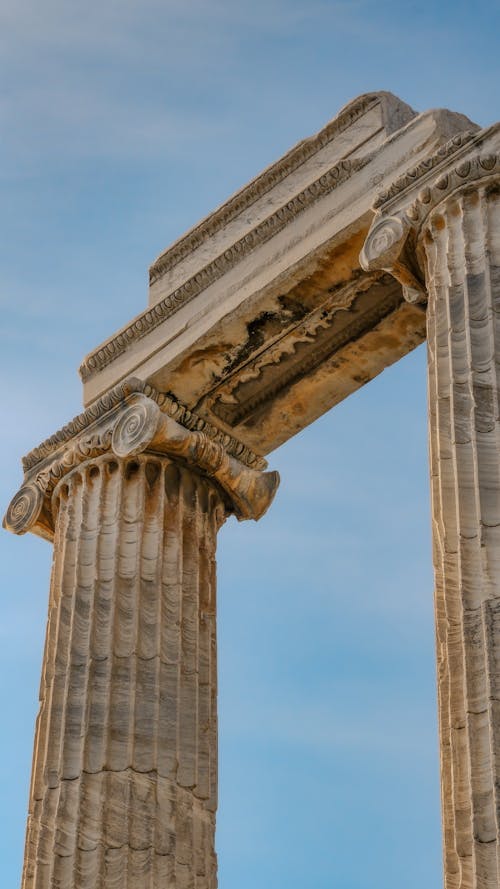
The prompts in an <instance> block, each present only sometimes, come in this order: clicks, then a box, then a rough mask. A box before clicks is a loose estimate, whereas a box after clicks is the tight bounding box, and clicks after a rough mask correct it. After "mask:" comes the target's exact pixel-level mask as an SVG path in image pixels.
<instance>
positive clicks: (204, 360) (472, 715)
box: [5, 94, 500, 889]
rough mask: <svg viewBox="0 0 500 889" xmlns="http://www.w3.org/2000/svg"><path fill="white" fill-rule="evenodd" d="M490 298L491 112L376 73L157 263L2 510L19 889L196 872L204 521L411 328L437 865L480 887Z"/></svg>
mask: <svg viewBox="0 0 500 889" xmlns="http://www.w3.org/2000/svg"><path fill="white" fill-rule="evenodd" d="M360 252H361V255H359V254H360ZM499 317H500V125H496V126H494V127H491V128H489V129H487V130H481V131H478V129H477V128H476V127H474V126H473V125H472V124H470V122H469V121H467V120H466V119H465V118H463V117H462V116H461V115H454V114H451V113H449V112H429V113H427V114H422V115H415V114H414V113H413V112H412V111H411V109H409V108H408V106H406V105H404V104H403V103H401V102H399V100H397V99H395V97H392V96H390V95H389V94H380V95H378V94H372V95H369V96H363V97H361V98H360V99H359V100H356V101H355V102H354V103H352V104H351V105H349V106H348V107H347V108H346V109H344V110H343V111H342V112H341V114H340V115H339V116H338V118H336V119H335V120H334V121H332V122H331V123H330V124H329V125H328V126H327V127H326V128H325V129H324V130H322V131H321V132H320V133H319V134H318V135H317V136H315V137H313V138H312V139H311V140H307V141H306V142H304V143H300V145H299V146H297V147H296V148H295V149H293V150H292V151H291V152H290V153H289V154H288V155H286V156H285V157H284V158H282V159H281V161H278V163H277V164H275V165H273V166H272V167H270V168H269V169H268V170H266V171H265V172H264V173H263V174H262V175H261V176H260V177H257V179H256V180H254V181H253V182H252V183H250V185H249V186H247V187H246V188H245V189H243V190H242V191H241V192H239V193H238V194H237V195H235V196H234V197H233V198H231V199H230V200H229V201H228V202H227V203H226V204H224V205H223V206H222V207H221V208H220V209H219V210H217V211H216V212H215V213H214V214H212V215H211V216H210V217H208V219H206V220H204V221H203V222H202V223H200V224H199V225H198V226H196V227H195V228H194V229H193V230H192V231H191V232H189V233H188V234H187V235H186V236H185V237H184V238H182V239H181V240H180V241H178V242H177V243H176V244H175V245H174V246H173V247H172V248H171V249H170V250H167V251H166V252H165V253H164V254H162V256H161V257H160V258H159V259H158V260H157V261H156V263H155V264H154V265H153V267H152V269H151V305H150V308H149V309H148V310H147V311H146V312H145V313H143V314H142V315H141V316H139V317H138V318H137V319H135V320H134V321H133V322H131V324H130V325H128V326H127V328H125V329H124V330H123V331H121V332H119V333H118V334H117V335H116V336H114V337H112V338H111V339H110V340H108V341H107V343H105V344H104V345H103V346H101V347H99V348H98V349H97V350H96V351H95V352H94V353H92V355H91V356H89V358H88V359H87V360H86V361H85V362H84V365H83V367H82V376H83V378H84V381H85V399H86V402H87V404H89V407H88V409H87V410H86V411H85V412H84V413H83V414H81V415H79V416H78V417H76V418H75V419H74V420H73V421H71V423H69V424H68V425H67V426H66V427H64V428H63V429H62V430H60V431H59V432H57V433H56V434H55V435H54V436H52V437H51V438H50V439H48V440H47V441H46V442H44V443H43V444H42V445H40V446H39V447H38V448H35V450H34V451H32V452H31V454H29V455H28V456H27V457H26V458H25V460H24V468H25V479H24V484H23V487H22V488H21V490H20V492H19V493H18V494H17V495H16V496H15V497H14V499H13V501H12V503H11V506H10V507H9V510H8V513H7V516H6V520H5V524H6V526H7V527H8V528H9V529H10V530H12V531H14V532H15V533H18V534H22V533H24V532H25V531H27V530H32V531H34V532H35V533H38V534H41V535H42V536H44V537H47V538H48V539H51V540H52V539H54V553H55V555H54V567H53V575H52V583H51V595H50V605H49V622H48V630H47V642H46V649H45V656H44V665H43V676H42V683H41V709H40V715H39V719H38V724H37V735H36V743H35V753H34V765H33V779H32V788H31V798H30V815H29V823H28V834H27V845H26V857H25V870H24V883H23V889H49V887H51V889H52V887H56V886H57V887H58V889H110V887H114V886H116V887H120V889H121V886H125V885H126V886H127V887H128V889H139V887H140V889H142V887H145V886H148V887H150V889H160V887H166V886H169V887H172V889H174V887H175V889H181V887H186V889H187V887H190V889H215V887H216V859H215V852H214V844H213V839H214V827H215V823H214V819H215V809H216V791H217V788H216V774H217V744H216V738H217V725H216V669H215V660H216V644H215V573H214V572H215V543H216V532H217V528H218V527H219V525H220V523H221V522H222V521H223V520H224V518H225V517H226V515H227V514H229V513H234V514H236V515H237V517H238V518H242V519H243V518H259V517H260V516H261V515H262V514H263V513H264V512H265V510H266V509H267V508H268V507H269V505H270V503H271V501H272V498H273V496H274V493H275V491H276V487H277V484H278V475H277V473H273V472H265V471H264V470H265V468H266V466H267V464H266V461H265V460H264V458H263V456H262V455H263V454H265V453H267V452H268V451H270V450H272V449H273V448H274V447H276V446H277V445H278V444H280V443H282V442H283V441H286V440H287V439H288V438H290V436H291V435H293V434H295V433H296V432H298V431H299V430H300V429H302V428H303V427H304V426H305V425H307V424H308V423H310V422H311V421H312V420H314V419H315V418H316V417H317V416H319V415H320V414H322V413H323V412H324V411H326V410H328V408H330V407H331V406H332V405H333V404H336V403H337V402H338V401H340V400H341V399H342V398H345V397H346V396H347V395H348V394H349V393H350V392H352V391H353V390H354V389H356V388H358V387H359V386H361V385H363V383H365V382H367V381H368V380H369V379H371V378H372V377H373V376H374V375H375V374H377V373H379V372H380V371H381V370H382V369H383V368H384V367H386V366H387V365H388V364H390V363H392V362H393V361H395V360H396V359H397V358H399V357H400V356H401V355H403V354H405V352H407V351H408V350H409V349H411V348H413V347H414V346H415V345H417V343H419V342H421V341H422V339H423V338H424V337H425V336H426V333H427V338H428V344H429V347H428V355H429V413H430V456H431V482H432V508H433V542H434V566H435V577H436V590H435V602H436V628H437V659H438V685H439V714H440V744H441V784H442V800H443V836H444V871H445V885H446V889H495V887H498V886H499V885H500V793H499V787H500V711H499V696H500V533H499V531H500V427H499V423H500V392H499V376H498V367H499V366H500V345H499V344H500V328H499V322H498V319H499ZM132 374H134V375H135V376H132Z"/></svg>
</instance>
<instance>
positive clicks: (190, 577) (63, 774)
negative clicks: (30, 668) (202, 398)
mask: <svg viewBox="0 0 500 889" xmlns="http://www.w3.org/2000/svg"><path fill="white" fill-rule="evenodd" d="M54 502H55V504H56V508H57V529H56V542H55V560H54V567H53V572H52V589H51V598H50V605H49V615H50V619H49V624H48V630H47V639H46V645H45V662H44V670H43V678H42V684H41V708H40V715H39V719H38V731H37V745H36V748H35V762H34V772H33V781H32V800H31V804H30V819H29V825H28V832H27V853H26V864H25V868H24V877H23V889H54V887H55V886H57V887H58V889H165V887H166V886H169V887H170V886H171V887H175V889H181V887H185V889H188V887H189V889H215V886H216V858H215V853H214V827H215V824H214V808H213V806H211V803H210V801H209V799H208V795H209V793H208V789H207V766H206V763H207V761H208V762H209V763H210V780H213V777H212V776H213V773H215V775H216V746H215V748H214V749H212V748H211V745H212V746H213V745H214V744H215V745H216V725H214V719H215V717H216V714H215V708H214V707H212V699H213V697H214V696H215V693H216V671H215V648H213V651H212V647H213V646H214V642H213V641H212V634H213V626H214V621H215V606H214V590H213V589H212V584H213V568H212V561H213V554H214V553H215V535H216V532H217V522H216V520H215V518H214V514H215V513H216V512H217V510H219V509H220V501H219V495H218V493H217V492H216V490H215V489H214V488H213V487H212V485H211V483H210V482H208V481H207V480H205V479H203V478H201V477H200V476H198V475H196V474H195V473H193V472H192V471H191V470H188V469H187V468H184V467H180V466H178V465H176V464H174V463H172V462H171V461H170V460H169V459H168V458H160V457H156V456H153V455H144V456H141V457H138V458H134V459H131V458H130V459H129V460H123V461H118V460H116V459H110V458H109V457H108V456H106V457H103V458H98V459H97V460H94V461H89V463H88V464H85V465H84V466H82V467H80V468H78V469H76V470H74V471H73V472H72V473H70V474H69V475H68V476H67V478H66V480H65V482H64V484H62V483H61V484H60V485H59V487H58V489H57V490H56V494H55V501H54ZM209 565H210V568H209V567H208V566H209ZM211 603H213V605H212V604H211ZM212 612H213V613H212ZM207 616H208V618H209V619H208V624H207V628H205V624H204V622H205V621H206V619H207ZM208 650H209V651H210V662H209V660H208ZM212 686H213V687H212ZM209 701H210V707H209V705H208V702H209ZM200 714H202V719H200ZM207 739H209V740H208V747H207ZM202 763H203V765H202Z"/></svg>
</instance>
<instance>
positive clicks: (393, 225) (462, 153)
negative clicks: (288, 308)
mask: <svg viewBox="0 0 500 889" xmlns="http://www.w3.org/2000/svg"><path fill="white" fill-rule="evenodd" d="M499 131H500V128H499V126H498V125H495V126H494V127H490V128H489V129H488V130H484V131H481V132H479V133H466V134H462V135H460V136H457V137H455V138H454V139H452V140H450V142H448V143H447V145H445V146H444V147H443V148H441V149H440V150H439V151H438V152H436V154H435V155H434V156H433V157H432V158H429V159H428V160H426V161H424V162H423V163H421V164H419V165H418V166H417V167H415V168H414V170H412V171H410V172H409V173H407V174H406V175H405V176H404V177H401V178H400V179H398V180H397V181H396V182H395V183H394V185H393V186H391V188H389V189H388V190H387V191H386V192H385V193H384V194H383V195H380V196H379V199H378V200H377V202H376V205H375V206H376V207H378V208H379V211H378V213H377V215H376V217H375V219H374V221H373V224H372V227H371V229H370V231H369V233H368V236H367V238H366V241H365V244H364V247H363V250H362V251H361V254H360V263H361V266H362V267H363V268H364V269H365V270H366V271H375V270H377V269H384V271H387V272H389V273H390V274H391V275H393V276H394V277H395V278H396V279H397V280H398V281H400V283H401V285H402V287H403V293H404V296H405V298H406V299H407V300H408V301H409V302H424V301H426V299H427V296H426V288H425V284H424V276H425V269H424V265H425V262H424V261H423V257H422V256H421V254H420V253H419V243H420V238H421V235H422V233H423V230H424V228H425V224H426V222H427V219H428V217H429V215H430V214H431V213H432V211H433V210H435V209H436V208H438V207H439V205H440V204H441V203H442V201H444V200H446V199H447V198H449V197H450V196H452V195H453V194H454V193H455V192H458V191H460V190H462V189H464V188H465V189H466V188H467V187H469V186H470V187H473V186H477V187H483V188H484V187H488V186H489V185H490V183H491V184H493V183H496V182H497V181H498V176H499V173H500V157H499V155H498V154H497V153H495V151H489V152H486V151H484V149H485V147H486V146H491V143H492V142H493V146H494V147H497V146H498V135H499ZM471 149H474V150H475V153H474V154H472V153H471ZM479 149H482V150H483V152H482V153H480V152H479ZM456 155H458V157H456ZM459 158H460V159H459ZM450 159H452V160H454V161H455V163H454V165H453V166H450V163H449V162H450ZM443 162H446V163H443ZM436 170H437V172H438V176H437V178H434V179H432V178H431V174H432V173H433V172H435V171H436ZM419 180H421V187H420V191H419V192H418V194H417V196H416V197H414V196H415V192H416V188H415V186H417V185H418V181H419ZM409 189H411V191H412V193H413V200H411V198H410V199H408V197H407V195H406V192H407V191H408V190H409ZM410 200H411V203H410ZM381 207H384V209H385V212H384V210H381V209H380V208H381Z"/></svg>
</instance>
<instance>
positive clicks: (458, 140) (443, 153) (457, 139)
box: [373, 130, 477, 210]
mask: <svg viewBox="0 0 500 889" xmlns="http://www.w3.org/2000/svg"><path fill="white" fill-rule="evenodd" d="M476 133H477V130H467V131H466V132H465V133H458V135H456V136H453V138H452V139H450V140H449V141H448V142H446V143H445V145H441V147H440V148H438V150H437V151H436V153H435V154H433V155H432V157H428V158H426V159H425V160H423V161H421V162H420V163H419V164H417V166H416V167H413V169H412V170H409V171H408V172H407V173H403V175H402V176H398V178H397V179H396V180H395V182H393V183H392V185H391V186H389V188H387V189H386V190H385V191H381V192H379V194H378V195H377V197H376V199H375V201H374V204H373V207H374V209H375V210H378V209H379V208H380V207H382V206H384V205H385V204H388V203H389V202H390V201H392V200H393V199H394V198H398V197H400V195H401V194H402V193H403V192H404V191H406V190H407V189H409V188H412V187H413V186H414V185H415V182H417V181H418V180H419V179H422V177H423V176H426V175H427V174H428V173H431V172H432V171H433V170H435V169H436V168H438V167H439V166H440V165H441V164H443V163H444V162H445V161H447V160H448V159H449V158H450V157H452V156H453V155H454V154H456V153H457V152H458V151H459V150H460V149H461V148H463V146H464V145H469V143H471V142H472V141H473V140H474V138H475V136H476Z"/></svg>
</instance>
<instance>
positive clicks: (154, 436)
mask: <svg viewBox="0 0 500 889" xmlns="http://www.w3.org/2000/svg"><path fill="white" fill-rule="evenodd" d="M111 449H112V451H113V452H114V453H115V454H116V456H117V457H130V456H134V455H136V454H140V453H142V452H143V451H145V450H146V449H148V450H150V451H155V452H156V453H164V454H168V455H169V456H173V457H181V458H183V459H184V460H185V461H186V462H187V463H188V464H190V465H193V466H196V467H197V468H198V469H200V470H201V471H202V472H203V473H204V474H205V475H209V476H213V478H215V479H216V480H217V481H218V482H219V484H220V485H221V486H222V487H223V488H224V490H225V491H226V492H227V493H228V494H229V495H230V497H231V500H232V503H233V506H234V509H235V513H236V516H237V518H239V519H249V518H253V519H260V518H261V516H262V515H264V513H265V512H266V510H267V509H268V507H269V506H270V504H271V501H272V499H273V497H274V495H275V493H276V490H277V488H278V485H279V474H278V473H277V472H258V471H256V470H254V469H248V468H247V467H245V466H243V465H242V464H241V463H240V462H239V461H238V460H235V459H234V457H231V456H230V455H229V454H228V453H227V452H226V451H225V449H224V448H223V447H222V445H220V444H218V442H216V441H211V440H210V439H209V438H207V436H206V435H204V434H203V432H189V431H188V430H187V429H184V427H183V426H181V425H180V423H177V422H176V421H175V420H173V419H172V418H171V417H168V416H167V415H166V414H162V412H161V411H160V408H159V407H158V405H157V404H155V403H154V401H151V399H149V398H146V397H145V396H144V395H136V396H134V397H133V398H131V399H130V400H129V403H128V407H127V408H126V409H125V411H123V412H122V414H121V416H120V418H119V420H118V422H117V423H116V425H115V427H114V429H113V436H112V440H111Z"/></svg>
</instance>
